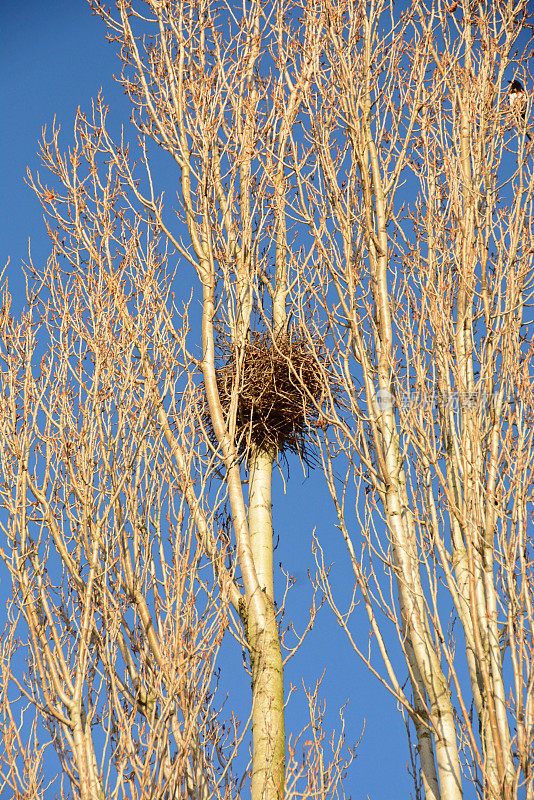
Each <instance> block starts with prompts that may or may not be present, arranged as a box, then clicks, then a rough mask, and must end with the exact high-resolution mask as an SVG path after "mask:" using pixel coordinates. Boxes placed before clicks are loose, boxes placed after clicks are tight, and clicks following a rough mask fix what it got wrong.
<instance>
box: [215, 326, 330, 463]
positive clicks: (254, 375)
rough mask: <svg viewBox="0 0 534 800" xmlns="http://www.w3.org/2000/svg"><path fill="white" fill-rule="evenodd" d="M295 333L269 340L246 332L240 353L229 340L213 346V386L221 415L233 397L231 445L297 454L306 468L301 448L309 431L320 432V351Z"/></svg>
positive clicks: (318, 344)
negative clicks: (217, 365) (215, 357)
mask: <svg viewBox="0 0 534 800" xmlns="http://www.w3.org/2000/svg"><path fill="white" fill-rule="evenodd" d="M313 344H314V348H313V350H312V349H311V348H310V345H309V342H308V340H307V339H306V338H305V337H304V336H303V335H302V334H301V333H299V332H298V330H297V331H295V330H293V331H291V332H290V333H288V334H284V335H282V336H279V337H277V338H276V339H273V336H272V334H271V333H269V332H265V333H263V332H250V334H249V337H248V339H247V341H246V343H245V345H244V350H243V352H242V353H241V354H239V355H238V354H237V353H236V352H235V348H234V347H233V345H232V343H231V342H229V341H225V340H223V341H222V342H221V341H220V342H219V348H218V349H219V363H222V366H221V367H220V368H219V369H218V370H217V387H218V390H219V398H220V401H221V406H222V408H223V411H224V413H225V415H226V416H228V413H229V411H230V403H231V400H232V398H233V397H234V393H235V392H237V414H236V441H238V442H239V449H240V451H241V452H242V453H244V452H246V451H247V450H248V448H249V447H250V445H253V446H255V447H265V448H271V449H275V450H276V452H277V453H283V452H286V451H289V452H293V453H297V454H298V455H300V457H301V458H303V459H304V460H305V461H306V462H307V463H311V460H312V459H311V457H310V453H309V452H308V449H307V447H306V446H307V445H309V444H310V443H311V432H312V431H313V429H314V428H317V427H324V423H323V421H322V416H321V413H320V406H321V401H322V397H323V395H324V388H325V386H324V369H323V368H322V367H324V363H323V362H324V358H323V356H324V348H323V346H322V343H321V342H319V341H317V342H314V343H313Z"/></svg>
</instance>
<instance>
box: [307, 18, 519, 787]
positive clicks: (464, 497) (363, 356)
mask: <svg viewBox="0 0 534 800" xmlns="http://www.w3.org/2000/svg"><path fill="white" fill-rule="evenodd" d="M382 10H384V12H385V13H386V14H388V13H389V9H387V8H385V7H384V6H381V4H380V3H378V4H376V5H374V6H373V5H371V6H367V7H366V6H363V5H358V4H355V6H354V7H353V8H352V9H351V13H345V11H344V9H343V8H341V7H336V8H332V9H331V10H330V13H329V15H328V17H327V22H326V24H325V32H324V37H325V42H324V54H323V56H322V63H321V70H320V72H319V73H317V75H316V74H314V82H316V87H317V88H316V89H315V90H314V91H313V92H312V93H311V95H310V101H309V102H310V108H311V109H312V119H313V125H312V126H311V131H310V145H311V147H312V148H313V151H314V153H316V155H317V162H316V165H317V180H316V182H315V184H314V187H313V188H312V187H311V186H310V184H309V183H307V184H304V183H302V184H301V185H302V200H301V203H300V206H299V211H300V216H301V219H302V220H303V221H306V222H308V224H309V228H310V231H311V233H312V236H313V241H314V246H315V253H316V259H315V266H316V268H317V272H316V274H313V275H311V277H310V281H309V285H308V286H307V287H302V288H303V290H304V291H307V292H308V294H312V295H313V296H314V298H315V301H316V307H317V311H316V314H315V315H314V316H313V317H312V319H320V320H322V321H324V320H328V326H329V327H328V329H329V334H330V337H331V347H330V352H331V361H330V369H331V370H332V371H333V372H334V373H335V375H336V378H337V386H338V387H341V388H340V391H341V395H342V398H343V402H342V404H340V402H339V398H336V397H334V396H333V395H331V401H330V412H329V415H328V416H327V418H326V420H325V423H326V424H328V425H329V426H330V432H331V433H333V432H334V431H335V437H333V436H332V435H328V436H325V437H324V446H323V467H324V473H325V478H326V480H327V483H328V486H329V488H330V492H331V495H332V498H333V500H334V503H335V507H336V510H337V514H338V519H339V525H340V529H341V531H342V534H343V536H344V538H345V541H346V544H347V548H348V553H349V557H350V560H351V563H352V567H353V573H354V578H355V583H356V586H357V587H358V591H359V592H360V593H361V595H362V596H363V600H364V605H365V608H366V610H367V614H368V618H369V623H370V626H371V632H372V642H373V645H372V647H371V648H370V649H368V647H367V645H365V646H364V645H363V644H360V643H358V642H357V641H355V640H354V638H353V633H352V631H351V623H350V618H351V616H352V612H353V609H354V605H352V606H350V607H349V608H348V609H344V608H342V607H341V606H340V604H339V602H338V601H337V599H336V591H335V587H333V586H332V585H331V583H330V581H329V579H328V574H327V570H326V569H325V565H324V559H323V553H322V549H321V545H320V543H318V545H317V547H318V551H317V554H318V566H319V583H320V585H321V586H322V588H323V590H324V592H325V593H326V596H327V598H328V601H329V604H330V606H331V607H332V609H333V610H334V612H335V614H336V616H337V618H338V621H339V622H340V624H341V625H342V626H343V627H344V628H345V630H346V632H347V635H348V636H349V639H350V641H351V643H352V646H353V647H354V649H355V650H356V652H357V653H358V654H359V655H360V656H361V657H362V658H363V660H364V661H365V662H366V663H367V664H368V665H369V666H370V667H371V669H373V671H375V670H376V671H377V673H378V674H379V677H380V679H381V680H382V681H383V683H384V684H385V685H386V686H387V687H388V688H389V690H390V691H391V692H392V694H393V695H394V696H395V697H396V698H397V700H398V702H399V707H400V708H401V709H402V710H403V713H405V714H406V715H407V718H408V719H409V720H410V722H411V723H413V726H414V729H415V735H416V743H417V744H416V748H417V753H418V756H419V764H420V766H419V767H418V770H417V773H416V791H418V783H419V779H421V781H422V786H423V787H424V795H425V797H426V798H427V800H429V798H447V800H452V798H461V797H463V796H464V792H465V791H466V790H465V788H464V786H465V783H466V782H469V781H471V782H472V783H473V785H474V789H475V791H476V793H477V794H478V795H479V796H480V797H492V798H493V797H499V798H500V797H502V798H512V797H519V796H526V797H528V798H531V797H533V796H534V795H533V791H534V789H533V764H532V756H533V749H532V748H533V741H534V739H533V737H534V717H533V712H534V705H533V703H534V672H533V656H534V652H533V646H534V638H533V637H534V617H533V612H532V603H533V599H534V598H533V588H534V587H533V582H532V581H533V573H532V569H533V558H534V554H533V551H532V530H531V528H530V527H529V525H528V519H529V514H530V513H531V505H530V503H531V496H532V456H533V450H532V431H531V425H532V423H531V420H532V388H531V377H530V376H531V362H532V346H531V342H530V341H529V335H528V324H529V322H530V321H531V319H530V318H531V313H530V312H529V310H528V309H529V308H530V306H531V305H532V304H531V297H532V257H533V253H534V247H533V243H534V239H533V229H532V210H533V207H532V200H533V189H534V172H533V169H532V152H531V149H530V146H529V139H530V135H529V131H528V128H527V122H526V120H528V116H527V113H526V112H527V111H530V101H528V108H527V106H523V107H522V109H521V112H520V113H516V110H515V109H512V110H510V107H509V104H508V97H507V88H508V87H507V83H506V81H505V80H504V78H505V75H507V74H511V75H512V77H513V76H516V77H517V78H519V77H520V78H521V81H522V82H524V83H525V84H527V85H528V84H529V83H531V76H530V75H529V74H528V72H527V62H526V58H525V56H526V54H527V53H528V52H529V48H530V47H531V42H526V41H525V38H523V40H522V46H523V47H524V50H523V53H524V54H525V56H523V57H521V56H520V55H519V54H518V52H517V50H515V48H517V46H518V35H519V32H520V31H521V25H522V23H523V22H524V21H525V13H526V4H521V3H519V4H517V5H514V4H509V3H492V4H488V5H485V4H479V5H475V4H469V3H460V4H454V5H453V6H450V7H448V6H447V5H445V4H442V3H435V4H433V5H432V6H431V7H430V6H429V7H427V6H425V4H419V5H417V4H416V5H415V6H413V7H412V8H411V9H410V10H408V11H407V12H406V15H405V16H404V17H403V18H402V19H401V21H400V22H399V25H398V27H397V28H396V29H395V28H391V29H390V34H389V36H385V35H384V33H383V28H382V24H383V19H382ZM402 30H403V31H404V32H405V35H404V36H403V37H400V36H399V33H400V32H401V31H402ZM410 30H411V32H412V33H411V36H410V38H409V37H408V31H410ZM525 102H526V101H525ZM315 187H317V188H315ZM410 194H411V196H410ZM412 198H413V199H412ZM308 274H310V273H308ZM321 324H324V322H321ZM308 329H310V325H309V324H308ZM312 333H313V329H312ZM311 338H312V337H311ZM310 341H311V339H310ZM325 385H328V384H327V382H326V380H325ZM343 462H345V468H344V467H342V464H343ZM340 473H341V474H344V477H342V478H339V477H338V476H339V474H340ZM350 486H353V487H354V488H355V490H356V495H357V499H356V501H355V503H352V502H351V501H349V498H351V497H352V492H351V490H350V488H349V487H350ZM362 534H363V537H362V538H361V539H360V536H361V535H362ZM359 553H360V554H359ZM384 620H385V621H384ZM388 629H389V630H388ZM393 632H395V633H396V638H397V640H398V643H399V645H400V651H401V653H402V655H403V657H404V658H403V662H404V663H402V662H400V663H399V660H398V655H396V654H395V648H394V647H393V646H392V633H393ZM375 655H376V656H380V657H381V660H382V667H379V665H378V662H377V661H376V658H375ZM401 664H402V666H401ZM467 676H468V679H467ZM407 678H408V679H409V685H410V688H411V691H410V692H408V691H407V690H406V686H405V681H406V679H407ZM469 791H472V790H469Z"/></svg>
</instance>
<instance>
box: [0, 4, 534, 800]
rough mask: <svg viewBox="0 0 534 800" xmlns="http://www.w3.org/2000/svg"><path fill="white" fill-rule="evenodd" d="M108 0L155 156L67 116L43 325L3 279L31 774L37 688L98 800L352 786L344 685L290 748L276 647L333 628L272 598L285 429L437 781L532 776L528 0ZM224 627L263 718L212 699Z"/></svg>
mask: <svg viewBox="0 0 534 800" xmlns="http://www.w3.org/2000/svg"><path fill="white" fill-rule="evenodd" d="M92 7H93V10H94V11H95V13H97V14H98V15H100V17H102V19H103V20H104V22H105V23H106V25H107V28H108V32H109V37H110V39H111V41H112V42H113V43H114V44H115V45H116V47H117V50H118V53H119V55H120V58H121V59H122V62H123V70H122V74H121V77H120V82H121V83H122V86H123V87H124V89H125V91H126V93H127V95H128V97H129V99H130V101H131V105H132V122H133V125H134V127H135V129H136V131H137V136H138V154H137V156H136V158H132V156H131V154H130V149H131V148H130V146H129V145H128V144H127V142H126V139H125V138H124V137H123V139H121V140H120V141H114V140H113V138H112V137H111V135H110V133H109V127H108V125H107V123H106V113H107V112H106V108H105V106H104V102H103V100H102V99H100V98H99V100H98V101H97V102H96V103H95V106H94V108H93V112H92V115H91V116H90V117H89V118H86V117H85V116H84V115H83V114H81V113H80V114H79V115H78V117H77V119H76V123H75V129H74V139H75V144H74V147H73V148H72V149H71V150H70V151H69V153H68V155H64V154H63V153H62V151H61V148H60V145H59V139H58V134H59V131H58V130H57V129H54V130H53V131H52V133H51V134H50V135H49V136H47V135H46V134H45V135H44V136H43V142H42V148H41V155H42V159H43V163H44V165H45V167H46V168H47V169H48V170H49V172H50V173H51V175H52V176H53V178H52V179H50V180H51V181H52V182H51V183H47V182H46V181H43V179H42V178H41V177H40V176H37V175H36V176H30V182H31V184H32V186H33V188H34V190H35V192H36V193H37V195H38V197H39V199H40V200H41V203H42V204H43V208H44V209H45V212H46V214H47V215H48V219H49V223H48V232H49V236H50V238H51V241H52V254H51V257H50V259H49V261H48V263H47V265H46V267H43V266H41V265H34V264H33V263H31V262H30V263H29V265H28V272H29V288H28V303H27V309H26V310H25V312H24V314H23V315H22V316H21V318H20V319H14V318H13V317H11V316H10V314H9V296H8V293H7V288H6V289H5V297H4V305H3V309H4V310H3V312H2V317H1V339H0V357H1V363H2V393H3V398H4V403H3V406H2V409H1V410H0V415H1V416H0V434H1V441H0V457H1V464H2V481H1V483H0V496H1V498H2V506H3V508H4V509H5V510H6V512H7V515H6V523H5V525H4V532H5V534H6V541H7V544H6V546H5V548H4V551H3V555H4V560H5V561H6V563H7V564H8V565H9V569H10V571H11V575H12V578H13V585H14V601H13V606H12V609H11V618H10V620H11V626H10V628H9V633H8V635H6V637H5V646H4V650H3V658H2V676H3V710H4V715H3V718H2V722H1V730H2V734H3V742H4V752H5V756H4V765H5V766H4V769H3V772H2V776H3V780H4V785H5V786H10V787H11V789H12V791H13V792H14V794H15V796H21V797H22V796H29V797H36V798H37V797H45V796H46V792H47V790H48V787H47V786H46V782H47V781H46V778H45V779H43V766H42V759H43V751H42V747H41V746H40V745H39V742H38V741H37V740H36V739H31V738H30V739H29V741H30V745H29V746H25V745H24V737H23V736H21V732H20V730H19V728H18V727H17V724H16V722H15V716H16V715H15V713H14V710H13V709H14V708H15V706H16V704H17V703H19V704H20V699H19V700H17V698H16V697H15V694H14V692H13V685H14V684H15V685H16V686H17V688H18V693H19V695H20V697H22V698H25V699H26V701H27V702H29V703H30V704H31V707H32V708H33V709H35V712H36V719H37V720H39V721H40V722H41V724H45V725H46V727H47V728H48V732H49V737H50V741H51V743H52V744H53V746H54V749H55V752H56V753H57V756H58V759H59V764H60V773H61V778H60V779H65V780H66V781H68V782H69V783H70V790H71V792H72V793H73V794H74V795H75V796H79V797H81V798H84V800H85V798H91V800H92V798H99V797H108V796H109V797H131V798H133V797H139V798H143V797H151V798H152V797H169V798H170V797H173V798H174V797H182V796H185V795H188V796H191V797H199V798H202V799H203V800H204V798H206V800H207V798H208V797H211V796H214V797H218V796H221V797H222V796H224V797H225V798H226V797H232V796H237V795H238V794H240V793H241V792H242V791H243V790H244V788H243V787H244V785H245V783H244V782H245V781H246V779H247V775H248V776H249V777H250V787H251V793H252V797H253V800H260V798H261V799H262V800H278V798H281V797H282V796H287V797H292V796H293V795H295V796H296V795H300V796H303V797H311V796H313V797H317V798H319V797H320V798H326V797H328V796H335V795H336V794H338V793H339V792H342V791H343V790H342V783H341V779H342V775H343V770H344V767H345V766H346V764H347V763H348V762H349V761H350V758H351V755H350V752H349V754H348V755H347V756H343V731H342V732H341V734H340V735H339V737H338V738H337V739H334V740H332V748H331V749H332V752H331V753H330V755H329V760H328V759H327V757H326V754H325V753H324V752H323V751H324V746H323V736H322V732H321V731H322V712H321V709H320V706H319V701H318V695H317V691H312V692H310V693H309V696H308V699H309V707H310V722H309V725H310V728H309V730H310V731H311V734H310V736H308V738H306V740H305V741H306V744H305V746H304V747H303V751H304V752H303V756H302V758H301V759H298V758H297V756H296V747H295V740H294V739H290V740H289V742H288V743H286V735H285V716H284V686H283V663H284V660H287V658H289V657H291V656H292V655H293V654H294V653H295V652H296V649H297V648H298V646H299V643H300V641H302V636H303V635H305V633H306V632H307V631H308V630H309V629H310V628H311V627H312V625H313V621H314V617H315V605H312V608H311V609H310V615H309V619H308V623H307V626H306V630H305V631H304V633H303V634H302V635H301V636H299V637H297V640H296V641H295V642H293V643H291V642H289V640H287V639H285V637H284V636H283V635H282V633H281V626H280V619H281V616H282V614H283V613H284V603H280V602H279V603H278V605H277V603H276V598H275V596H274V585H273V529H272V518H271V513H272V512H271V475H272V470H273V465H274V464H275V462H276V461H277V459H279V458H280V457H281V456H283V455H284V454H291V453H293V454H295V455H297V456H299V457H300V458H301V460H303V461H304V462H308V463H310V462H312V461H314V460H315V461H318V462H319V463H321V464H322V467H323V470H324V477H325V486H326V487H327V489H328V490H329V492H330V494H331V496H332V499H333V501H334V507H335V510H336V512H337V515H338V523H339V528H340V530H341V533H342V535H343V537H344V540H345V542H346V545H347V549H348V553H349V558H350V563H351V565H352V569H353V573H354V582H355V592H354V595H353V602H352V603H351V604H350V606H349V608H348V609H342V608H341V607H340V604H339V601H338V599H337V593H336V591H335V587H333V586H332V585H331V583H330V580H329V572H328V567H327V562H325V557H326V558H327V556H325V552H324V543H322V542H320V541H317V543H316V556H317V563H318V578H317V588H318V589H320V590H321V591H322V592H323V593H324V596H325V597H326V600H327V601H328V603H329V605H330V606H331V608H332V609H333V611H334V613H335V615H336V616H337V619H338V621H339V622H340V624H341V625H342V627H343V628H344V629H345V631H346V633H347V635H348V637H349V640H350V642H351V644H352V646H353V648H354V649H355V651H356V652H357V653H358V654H359V655H360V656H361V658H363V660H364V661H365V663H366V664H367V665H368V666H369V667H370V668H371V669H372V670H373V672H375V674H376V675H377V676H378V677H379V679H380V680H381V681H382V682H383V683H384V685H385V686H386V687H387V688H388V689H389V690H390V691H391V693H392V694H393V695H394V697H395V698H396V700H397V702H398V705H399V708H400V709H401V711H402V713H403V714H405V716H406V721H407V730H408V733H409V735H410V732H411V730H412V726H413V729H414V730H415V737H416V751H417V754H418V760H417V757H416V756H415V755H414V757H413V769H414V779H415V792H416V796H420V794H421V790H423V791H424V794H425V797H426V798H427V800H438V798H440V800H456V799H457V798H461V797H463V796H464V792H465V791H466V790H465V788H464V787H465V784H466V783H467V782H469V781H470V782H471V783H472V786H473V787H474V792H475V793H476V794H478V795H479V796H480V797H484V798H486V797H488V798H490V797H491V798H494V797H495V798H496V797H502V798H506V800H508V798H510V800H511V798H518V797H520V796H523V795H524V794H525V793H526V796H527V797H528V798H529V800H530V798H532V797H533V796H534V795H533V786H532V775H533V770H532V745H533V736H534V720H533V700H534V673H533V671H532V670H533V667H532V658H533V655H534V654H533V652H532V646H533V625H534V620H533V616H532V599H533V598H532V594H533V583H532V558H533V556H532V550H531V544H532V542H531V533H530V531H529V528H528V522H527V521H528V514H529V502H530V493H531V485H532V480H531V453H532V449H531V432H530V428H529V424H530V420H531V408H532V398H531V388H530V371H529V369H530V357H531V347H530V343H529V342H528V339H527V336H526V334H525V328H524V327H523V326H524V325H525V323H526V322H528V313H527V309H528V307H529V297H530V286H531V275H532V254H533V252H534V246H533V239H532V227H531V215H532V192H533V188H534V186H533V181H534V177H533V173H532V158H531V154H530V150H529V148H528V134H529V131H528V127H527V126H528V111H529V110H530V101H529V100H528V97H527V98H525V103H524V104H523V105H522V106H520V107H518V106H517V105H516V107H515V109H512V110H511V111H510V109H509V107H508V105H507V103H506V91H505V86H506V83H505V74H506V75H508V74H509V72H510V70H511V71H512V75H513V76H519V77H520V78H521V79H522V81H523V82H524V83H525V85H526V84H527V82H528V79H529V75H528V73H527V62H526V53H527V52H528V47H529V46H530V45H529V43H526V44H525V43H524V41H523V40H522V39H521V38H520V37H521V36H524V30H525V21H526V18H525V14H526V3H525V2H519V3H518V4H516V5H514V4H512V3H509V2H500V1H499V0H498V1H497V2H493V3H491V4H478V5H475V4H474V3H471V4H470V3H467V2H463V3H460V4H458V3H457V4H453V5H452V6H444V5H443V4H442V3H441V2H440V0H436V2H435V3H434V4H433V5H432V6H429V7H427V6H426V5H425V4H424V3H423V2H420V0H416V1H415V2H414V3H413V5H412V6H410V7H409V8H407V9H405V10H404V11H403V12H402V13H401V14H400V15H399V14H397V15H396V13H395V9H394V7H393V5H391V6H390V5H389V4H387V3H385V2H382V1H381V0H379V1H378V2H377V3H365V2H354V3H351V2H349V3H337V2H317V3H303V4H299V3H294V2H280V3H273V4H270V3H260V2H256V1H254V2H251V3H248V4H245V5H243V6H240V7H239V8H237V7H236V8H234V7H233V6H231V5H229V4H225V3H222V4H218V3H216V2H212V1H211V0H193V2H190V3H177V2H172V1H171V0H138V1H136V2H134V0H118V2H117V3H116V8H115V9H114V10H113V11H110V10H108V9H107V7H106V6H105V5H103V4H101V3H100V2H99V1H98V0H94V1H93V2H92ZM518 37H519V39H518ZM518 42H519V43H520V44H521V46H522V48H523V49H522V52H523V53H524V55H520V54H518V52H516V50H515V49H514V48H517V47H518ZM158 148H159V150H161V151H163V153H165V154H166V156H167V163H170V164H172V165H173V168H174V174H173V177H172V178H170V179H169V184H172V183H173V182H174V184H173V185H174V186H177V187H178V199H179V203H178V207H177V208H175V209H174V208H172V206H171V205H170V204H167V203H165V202H164V196H163V193H162V190H160V189H159V188H158V187H157V182H156V168H155V166H154V165H155V164H158V169H159V159H160V155H159V154H158ZM176 253H177V254H178V257H179V259H180V263H179V266H178V268H177V269H176V271H174V269H173V267H172V266H171V264H172V260H171V256H172V257H173V258H175V256H174V254H176ZM189 276H192V278H191V279H192V280H193V282H194V285H193V289H192V295H191V296H192V297H195V298H196V297H197V295H198V296H199V297H200V298H201V313H200V316H199V315H198V313H197V311H196V306H194V305H191V304H190V303H188V302H185V303H183V305H180V302H181V300H182V297H183V295H184V283H185V282H186V281H187V280H190V278H189ZM175 292H176V293H179V298H180V299H179V300H177V299H176V297H175ZM187 296H189V292H188V293H187ZM43 343H45V344H43ZM43 347H44V354H43V352H42V351H43ZM39 361H40V364H38V362H39ZM512 398H513V403H512V402H510V400H511V399H512ZM353 487H354V488H353ZM359 550H360V552H358V551H359ZM362 597H363V601H364V602H363V607H365V609H366V612H367V615H368V619H369V624H370V631H371V642H370V645H369V647H368V648H367V646H366V647H364V646H363V645H362V644H361V643H359V642H358V641H357V640H356V639H355V637H354V634H353V630H352V626H351V620H352V615H353V612H354V609H355V607H356V605H357V600H358V599H361V598H362ZM17 626H19V628H21V626H22V628H21V629H22V630H26V631H27V641H26V642H24V641H22V642H21V643H20V644H17V641H16V638H15V631H16V630H17ZM225 631H228V633H229V634H231V635H233V636H234V638H235V639H236V640H237V645H238V646H239V647H243V648H244V650H245V651H246V653H247V654H248V655H247V656H246V659H245V668H247V669H248V670H249V672H250V675H251V681H252V696H251V704H250V718H249V720H248V722H247V723H246V725H243V724H241V725H239V723H238V722H237V720H236V719H235V717H233V716H232V715H229V716H227V715H224V714H223V711H222V708H221V707H222V704H223V702H222V700H219V699H218V697H219V695H218V693H217V659H218V654H219V650H220V646H221V641H222V638H223V635H224V634H225ZM392 634H396V636H395V635H392ZM395 642H398V645H397V646H396V645H395ZM17 646H18V647H22V648H23V649H25V651H26V653H27V658H28V669H27V672H26V674H25V676H24V677H22V676H20V675H19V673H18V672H17V670H16V668H14V666H13V658H14V654H15V652H16V649H17ZM283 653H286V656H285V659H284V657H283ZM377 656H379V657H380V658H381V665H380V663H379V662H378V661H377V659H376V657H377ZM407 683H409V685H410V690H408V689H407V688H406V685H407ZM26 724H27V725H28V730H29V731H30V732H31V730H36V727H35V726H36V723H32V721H31V720H30V721H29V722H26ZM32 724H33V726H34V727H33V729H32V727H31V726H32ZM249 725H251V726H252V758H251V763H250V765H249V766H248V767H247V766H246V765H245V766H243V764H242V761H243V756H242V755H241V756H240V755H239V754H240V752H241V751H242V750H243V746H244V747H245V748H246V746H247V731H248V727H249ZM299 733H301V735H302V740H303V741H304V736H307V734H305V733H304V732H299ZM286 750H287V752H288V755H289V758H288V759H287V764H286ZM325 759H326V760H325ZM344 759H345V760H344ZM347 759H348V760H347ZM64 791H66V790H64V789H63V787H62V788H61V793H64ZM470 791H473V790H470Z"/></svg>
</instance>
